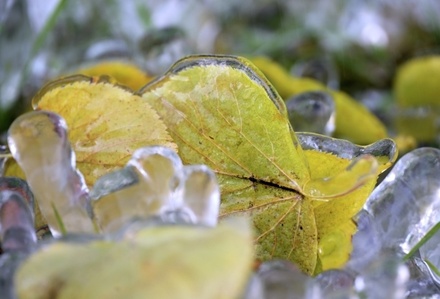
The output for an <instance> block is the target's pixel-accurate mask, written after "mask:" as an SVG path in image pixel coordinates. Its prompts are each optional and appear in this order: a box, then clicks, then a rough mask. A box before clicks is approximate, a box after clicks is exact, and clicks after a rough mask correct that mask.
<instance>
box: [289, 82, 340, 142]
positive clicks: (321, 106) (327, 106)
mask: <svg viewBox="0 0 440 299" xmlns="http://www.w3.org/2000/svg"><path fill="white" fill-rule="evenodd" d="M286 106H287V110H288V113H289V121H290V123H291V124H292V126H293V128H294V130H295V131H296V132H314V133H320V134H324V135H331V134H332V133H333V131H334V130H335V103H334V100H333V98H332V96H331V95H330V94H329V93H328V92H324V91H308V92H303V93H301V94H298V95H296V96H294V97H292V98H291V99H289V100H287V101H286Z"/></svg>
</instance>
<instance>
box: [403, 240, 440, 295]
mask: <svg viewBox="0 0 440 299" xmlns="http://www.w3.org/2000/svg"><path fill="white" fill-rule="evenodd" d="M437 245H438V243H437ZM406 265H407V267H408V269H409V273H410V280H409V281H408V284H407V292H406V295H407V298H437V297H433V296H435V295H438V294H440V280H439V278H438V276H437V275H436V274H435V273H433V272H432V270H431V269H430V267H429V266H428V265H427V264H426V262H424V261H423V260H422V259H421V258H420V257H412V258H411V259H410V260H409V261H407V263H406Z"/></svg>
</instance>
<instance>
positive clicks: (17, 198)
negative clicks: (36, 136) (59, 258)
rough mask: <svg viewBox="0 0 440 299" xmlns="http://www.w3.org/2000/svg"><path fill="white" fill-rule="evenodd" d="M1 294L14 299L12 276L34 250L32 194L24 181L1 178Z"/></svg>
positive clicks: (35, 238) (7, 298) (6, 298)
mask: <svg viewBox="0 0 440 299" xmlns="http://www.w3.org/2000/svg"><path fill="white" fill-rule="evenodd" d="M0 238H1V247H2V250H3V253H2V254H1V255H0V295H1V296H0V297H1V298H5V299H13V298H15V294H14V288H13V286H14V283H13V277H14V272H15V270H16V269H17V268H18V266H19V265H20V264H21V262H22V261H23V260H24V259H25V258H26V257H27V256H28V255H29V254H30V253H31V252H32V251H33V250H34V249H35V246H36V242H37V237H36V234H35V229H34V215H33V197H32V193H31V192H30V190H29V188H28V186H27V184H26V182H25V181H23V180H21V179H19V178H12V177H0Z"/></svg>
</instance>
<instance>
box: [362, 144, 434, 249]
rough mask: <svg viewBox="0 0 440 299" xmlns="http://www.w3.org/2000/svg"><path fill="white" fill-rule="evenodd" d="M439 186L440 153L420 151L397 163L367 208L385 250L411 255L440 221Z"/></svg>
mask: <svg viewBox="0 0 440 299" xmlns="http://www.w3.org/2000/svg"><path fill="white" fill-rule="evenodd" d="M439 182H440V150H439V149H435V148H419V149H416V150H414V151H412V152H410V153H408V154H406V155H405V156H403V157H402V158H401V159H400V160H399V161H398V162H397V163H396V165H395V166H394V168H393V169H392V171H391V172H390V173H389V174H388V175H387V177H386V178H385V179H384V181H383V182H382V183H381V184H380V185H379V186H378V187H377V188H376V189H375V190H374V192H373V193H372V194H371V196H370V197H369V199H368V200H367V202H366V204H365V207H364V208H365V209H366V210H367V211H368V212H370V213H371V215H373V217H374V221H375V222H376V223H377V225H378V229H379V232H380V235H381V236H382V242H383V245H384V247H386V248H393V249H396V250H397V251H403V252H404V253H408V252H409V251H410V250H411V248H413V247H414V245H415V244H417V243H418V242H419V241H420V240H421V238H422V237H423V236H424V235H425V234H426V233H427V232H428V231H429V230H430V229H431V228H432V227H433V226H434V225H435V224H436V223H438V222H439V221H440V196H439V195H440V183H439Z"/></svg>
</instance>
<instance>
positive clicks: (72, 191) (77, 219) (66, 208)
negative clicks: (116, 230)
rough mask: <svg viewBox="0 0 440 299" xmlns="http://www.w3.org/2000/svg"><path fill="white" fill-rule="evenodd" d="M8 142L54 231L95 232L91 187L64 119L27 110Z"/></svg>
mask: <svg viewBox="0 0 440 299" xmlns="http://www.w3.org/2000/svg"><path fill="white" fill-rule="evenodd" d="M8 144H9V148H10V150H11V153H12V155H13V157H14V159H15V160H16V161H17V163H18V164H19V165H20V167H21V168H22V169H23V171H24V173H25V175H26V179H27V182H28V184H29V185H30V187H31V189H32V192H33V193H34V196H35V198H36V200H37V201H38V204H39V207H40V209H41V212H42V214H43V215H44V217H45V218H46V220H47V222H48V225H49V228H50V230H51V232H52V234H53V235H54V236H59V235H60V234H61V233H62V232H63V231H67V232H93V231H94V226H93V222H92V220H91V218H90V216H91V214H90V213H91V209H90V202H89V197H88V189H87V186H86V184H85V182H84V179H83V177H82V175H81V174H80V173H79V171H78V170H77V169H76V164H75V154H74V152H73V151H72V149H71V147H70V143H69V141H68V139H67V127H66V123H65V122H64V120H63V119H62V118H61V117H60V116H59V115H57V114H55V113H52V112H49V111H33V112H29V113H26V114H24V115H22V116H20V117H18V118H17V119H16V120H15V121H14V122H13V123H12V125H11V126H10V128H9V131H8Z"/></svg>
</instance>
